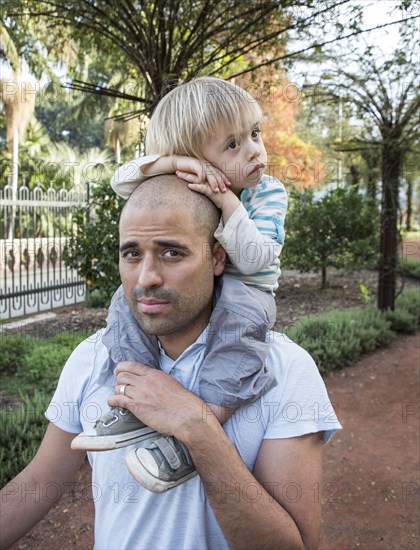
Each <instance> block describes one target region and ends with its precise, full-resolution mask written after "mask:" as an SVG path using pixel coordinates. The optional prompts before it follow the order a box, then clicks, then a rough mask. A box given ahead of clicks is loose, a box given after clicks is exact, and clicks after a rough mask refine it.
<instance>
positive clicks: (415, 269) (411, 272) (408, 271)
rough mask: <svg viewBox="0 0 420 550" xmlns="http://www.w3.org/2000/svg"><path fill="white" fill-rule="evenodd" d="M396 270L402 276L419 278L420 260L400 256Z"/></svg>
mask: <svg viewBox="0 0 420 550" xmlns="http://www.w3.org/2000/svg"><path fill="white" fill-rule="evenodd" d="M398 271H399V272H400V273H401V275H403V276H404V277H412V278H413V279H420V260H412V259H411V258H400V259H399V261H398Z"/></svg>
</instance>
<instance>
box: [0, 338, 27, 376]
mask: <svg viewBox="0 0 420 550" xmlns="http://www.w3.org/2000/svg"><path fill="white" fill-rule="evenodd" d="M34 343H35V341H34V339H33V338H30V337H28V336H26V335H24V334H9V335H6V334H4V333H2V334H1V335H0V375H1V376H7V375H11V374H14V373H15V372H16V370H17V369H18V367H19V366H20V365H21V364H22V362H23V358H24V357H25V354H26V353H28V352H29V351H30V350H31V349H32V347H33V345H34Z"/></svg>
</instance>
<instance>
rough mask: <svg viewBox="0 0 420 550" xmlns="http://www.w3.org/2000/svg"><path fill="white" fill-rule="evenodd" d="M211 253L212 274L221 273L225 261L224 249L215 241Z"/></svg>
mask: <svg viewBox="0 0 420 550" xmlns="http://www.w3.org/2000/svg"><path fill="white" fill-rule="evenodd" d="M211 253H212V256H213V273H214V275H221V274H222V273H223V271H224V269H225V263H226V252H225V249H224V248H223V246H222V245H221V244H220V243H219V242H215V243H214V245H213V247H212V250H211Z"/></svg>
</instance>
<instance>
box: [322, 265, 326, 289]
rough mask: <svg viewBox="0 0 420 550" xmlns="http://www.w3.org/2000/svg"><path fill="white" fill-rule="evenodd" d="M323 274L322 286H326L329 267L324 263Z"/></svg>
mask: <svg viewBox="0 0 420 550" xmlns="http://www.w3.org/2000/svg"><path fill="white" fill-rule="evenodd" d="M321 274H322V283H321V288H325V287H326V286H327V268H326V267H325V265H323V266H322V268H321Z"/></svg>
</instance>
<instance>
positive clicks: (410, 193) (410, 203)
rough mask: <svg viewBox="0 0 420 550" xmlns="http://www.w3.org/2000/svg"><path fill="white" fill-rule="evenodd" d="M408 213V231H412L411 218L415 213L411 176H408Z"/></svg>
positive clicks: (406, 221)
mask: <svg viewBox="0 0 420 550" xmlns="http://www.w3.org/2000/svg"><path fill="white" fill-rule="evenodd" d="M406 180H407V212H406V219H405V229H406V231H411V216H412V213H413V179H412V177H411V174H410V175H407V177H406Z"/></svg>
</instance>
